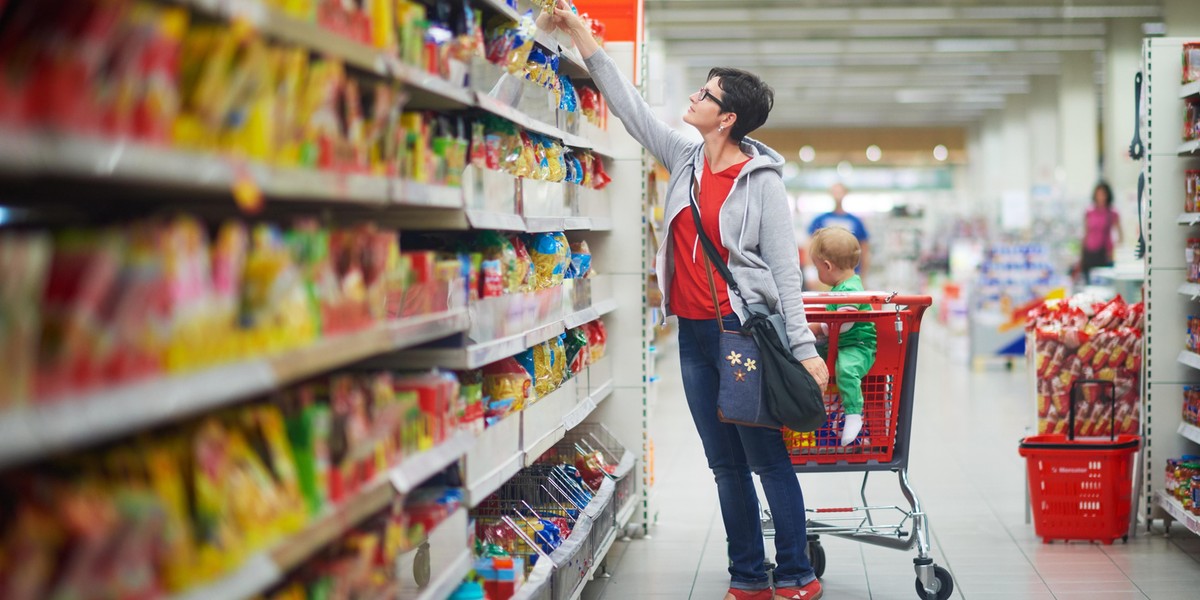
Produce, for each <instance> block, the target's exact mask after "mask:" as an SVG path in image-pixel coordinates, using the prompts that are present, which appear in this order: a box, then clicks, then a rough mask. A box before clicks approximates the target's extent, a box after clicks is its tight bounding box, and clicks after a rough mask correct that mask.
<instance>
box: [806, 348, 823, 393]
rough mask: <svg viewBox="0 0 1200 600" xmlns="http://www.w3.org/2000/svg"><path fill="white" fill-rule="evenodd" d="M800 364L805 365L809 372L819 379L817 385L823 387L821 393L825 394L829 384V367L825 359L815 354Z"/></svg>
mask: <svg viewBox="0 0 1200 600" xmlns="http://www.w3.org/2000/svg"><path fill="white" fill-rule="evenodd" d="M800 364H802V365H804V368H805V369H807V370H808V374H809V375H812V376H813V379H816V380H817V385H818V386H820V387H821V393H822V394H824V393H825V388H826V387H827V386H828V385H829V367H826V366H825V359H823V358H821V357H820V356H814V357H812V358H809V359H805V360H802V361H800Z"/></svg>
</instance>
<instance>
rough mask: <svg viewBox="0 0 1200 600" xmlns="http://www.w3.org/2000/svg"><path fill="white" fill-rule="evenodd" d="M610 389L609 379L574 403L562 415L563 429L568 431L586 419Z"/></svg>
mask: <svg viewBox="0 0 1200 600" xmlns="http://www.w3.org/2000/svg"><path fill="white" fill-rule="evenodd" d="M612 391H613V382H612V380H609V381H606V382H605V383H604V385H602V386H600V389H598V390H596V391H595V392H593V393H592V394H591V395H590V396H588V397H586V398H584V399H583V400H581V401H579V403H578V404H576V405H575V408H573V409H571V410H570V411H569V412H567V413H566V414H564V415H563V418H562V426H563V430H564V431H570V430H572V429H575V428H576V427H578V426H579V424H580V423H582V422H584V421H586V420H587V418H588V417H589V416H591V414H592V413H593V412H595V410H596V408H597V407H598V406H600V403H601V402H603V401H604V400H605V399H606V398H608V397H609V396H610V395H612Z"/></svg>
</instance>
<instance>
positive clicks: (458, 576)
mask: <svg viewBox="0 0 1200 600" xmlns="http://www.w3.org/2000/svg"><path fill="white" fill-rule="evenodd" d="M473 555H474V553H473V552H472V550H471V549H469V548H468V549H464V550H463V551H462V553H461V554H459V555H458V558H456V559H454V562H453V563H451V565H450V566H449V567H447V568H446V570H445V571H442V573H441V574H440V575H438V577H437V579H434V580H433V581H432V582H430V584H429V587H427V588H425V591H423V592H421V595H420V596H417V600H443V598H449V597H450V594H453V593H454V590H456V589H458V586H459V584H461V583H462V581H463V578H464V577H466V576H467V573H469V572H470V571H471V565H472V557H473Z"/></svg>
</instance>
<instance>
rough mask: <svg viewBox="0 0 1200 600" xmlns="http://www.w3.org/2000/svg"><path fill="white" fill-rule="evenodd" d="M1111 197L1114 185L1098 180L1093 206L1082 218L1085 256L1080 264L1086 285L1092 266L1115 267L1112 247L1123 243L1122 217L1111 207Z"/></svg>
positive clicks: (1093, 196)
mask: <svg viewBox="0 0 1200 600" xmlns="http://www.w3.org/2000/svg"><path fill="white" fill-rule="evenodd" d="M1112 197H1113V196H1112V188H1111V187H1109V185H1108V184H1107V183H1105V182H1103V181H1101V182H1100V183H1097V184H1096V189H1095V190H1093V191H1092V207H1091V208H1089V209H1088V211H1087V214H1086V215H1084V218H1083V231H1084V233H1083V256H1082V258H1081V260H1080V262H1079V267H1080V271H1081V272H1082V275H1083V282H1084V283H1085V284H1086V283H1087V282H1088V280H1089V279H1090V276H1091V272H1092V269H1095V268H1096V267H1111V266H1113V248H1114V247H1115V246H1116V244H1120V243H1121V239H1122V235H1121V220H1120V218H1119V217H1118V216H1117V211H1115V210H1113V208H1112ZM1114 234H1115V237H1116V242H1115V243H1114V241H1113V238H1114Z"/></svg>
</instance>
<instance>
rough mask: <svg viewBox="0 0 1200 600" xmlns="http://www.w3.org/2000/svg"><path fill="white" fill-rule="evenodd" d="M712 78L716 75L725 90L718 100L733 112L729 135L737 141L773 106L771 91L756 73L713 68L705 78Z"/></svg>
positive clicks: (765, 117)
mask: <svg viewBox="0 0 1200 600" xmlns="http://www.w3.org/2000/svg"><path fill="white" fill-rule="evenodd" d="M713 77H719V78H720V81H719V82H718V84H719V85H720V86H721V91H723V92H725V94H724V96H722V97H721V102H722V103H723V104H724V105H725V106H727V107H728V108H729V111H728V112H731V113H733V114H735V115H737V121H736V122H735V123H734V124H733V129H731V130H730V131H729V136H730V137H732V138H733V139H734V140H735V141H739V142H740V141H742V138H744V137H746V136H747V135H749V134H750V132H751V131H754V130H755V129H758V128H759V127H762V125H763V123H766V122H767V115H769V114H771V109H772V108H773V107H774V106H775V90H773V89H771V86H769V85H767V83H766V82H765V81H763V80H762V79H760V78H759V77H758V75H755V74H754V73H751V72H749V71H743V70H741V69H732V68H728V67H717V68H715V69H713V70H711V71H709V72H708V78H709V79H712V78H713Z"/></svg>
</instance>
